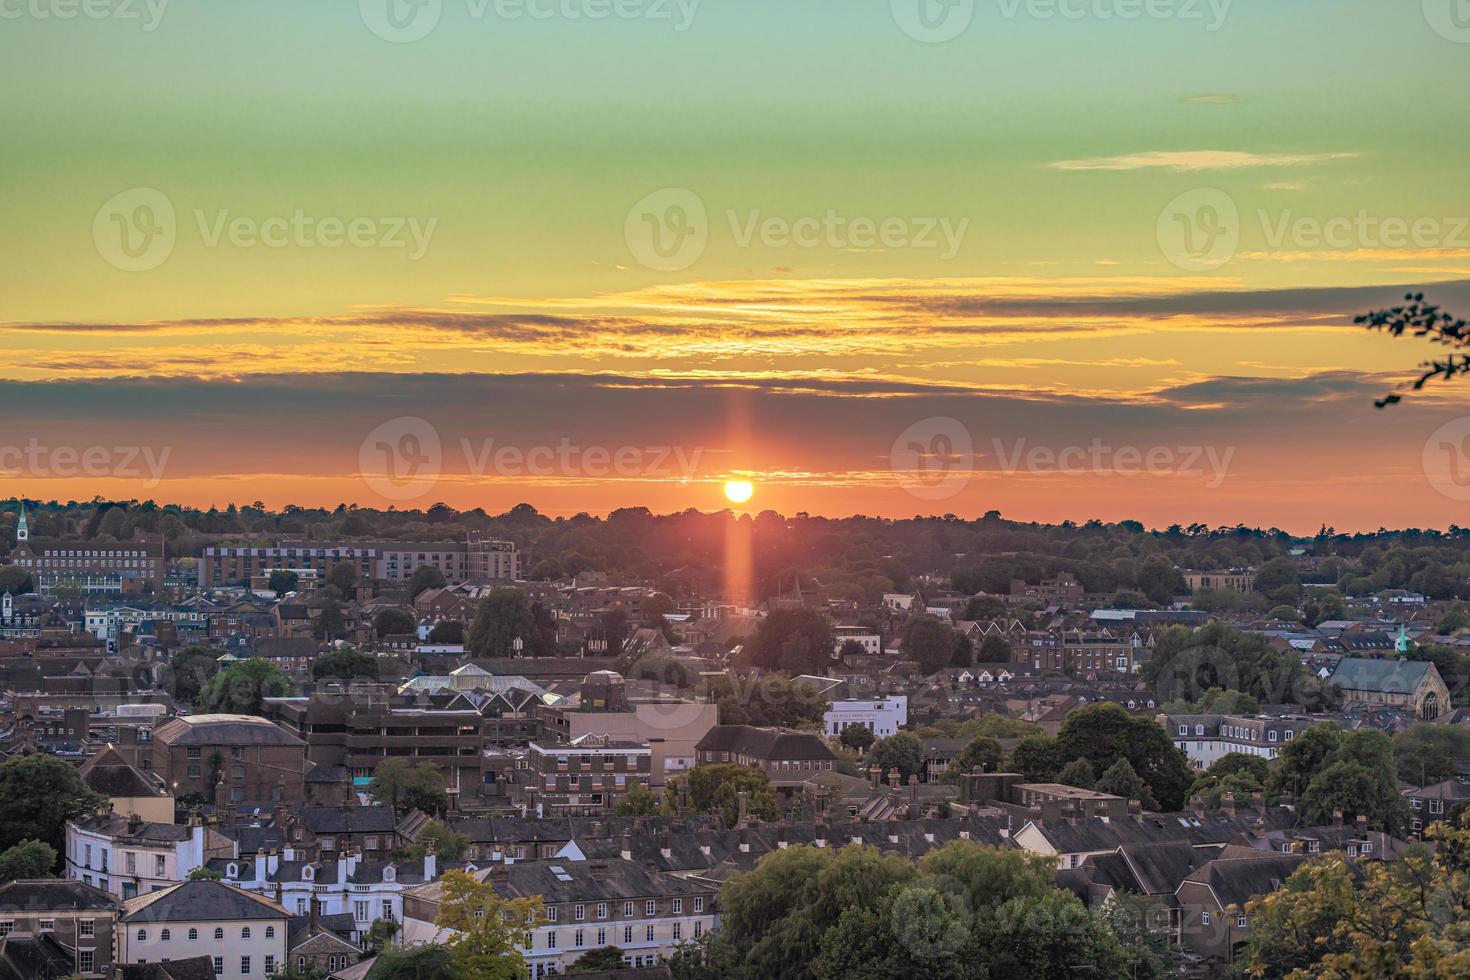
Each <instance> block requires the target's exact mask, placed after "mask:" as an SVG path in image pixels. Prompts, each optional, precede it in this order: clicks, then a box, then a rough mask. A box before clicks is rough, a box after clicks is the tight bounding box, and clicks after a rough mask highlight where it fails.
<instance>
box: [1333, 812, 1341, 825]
mask: <svg viewBox="0 0 1470 980" xmlns="http://www.w3.org/2000/svg"><path fill="white" fill-rule="evenodd" d="M1332 826H1334V827H1341V826H1342V811H1341V810H1333V811H1332Z"/></svg>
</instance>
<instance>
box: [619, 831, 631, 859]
mask: <svg viewBox="0 0 1470 980" xmlns="http://www.w3.org/2000/svg"><path fill="white" fill-rule="evenodd" d="M619 856H620V857H621V858H622V859H623V860H624V861H631V860H633V832H632V831H631V830H625V831H623V848H622V850H621V851H620V852H619Z"/></svg>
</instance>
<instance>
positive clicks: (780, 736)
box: [695, 725, 837, 760]
mask: <svg viewBox="0 0 1470 980" xmlns="http://www.w3.org/2000/svg"><path fill="white" fill-rule="evenodd" d="M695 748H696V750H697V751H700V752H733V753H736V754H737V755H746V756H752V757H754V758H757V759H823V760H826V759H835V758H837V757H836V756H835V755H833V754H832V750H831V749H829V748H827V744H826V743H825V742H823V741H822V740H821V739H820V738H818V737H817V736H815V735H813V734H812V733H811V732H793V731H786V730H784V729H776V728H754V727H752V726H750V725H716V726H714V727H713V728H711V729H710V730H709V731H708V732H706V733H705V735H704V737H703V738H701V739H700V740H699V744H698V745H697V746H695Z"/></svg>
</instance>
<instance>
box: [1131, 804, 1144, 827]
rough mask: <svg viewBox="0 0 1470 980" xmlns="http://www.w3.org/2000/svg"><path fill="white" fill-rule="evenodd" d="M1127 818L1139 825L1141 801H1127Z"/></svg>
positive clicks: (1141, 820) (1141, 817) (1140, 820)
mask: <svg viewBox="0 0 1470 980" xmlns="http://www.w3.org/2000/svg"><path fill="white" fill-rule="evenodd" d="M1128 816H1130V817H1132V818H1133V819H1134V820H1137V821H1138V822H1139V823H1142V822H1143V801H1142V800H1129V801H1128Z"/></svg>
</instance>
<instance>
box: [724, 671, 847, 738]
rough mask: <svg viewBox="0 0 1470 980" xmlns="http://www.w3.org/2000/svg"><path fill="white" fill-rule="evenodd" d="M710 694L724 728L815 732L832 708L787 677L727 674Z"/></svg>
mask: <svg viewBox="0 0 1470 980" xmlns="http://www.w3.org/2000/svg"><path fill="white" fill-rule="evenodd" d="M709 693H710V697H711V698H712V699H713V700H714V701H715V702H716V703H717V704H719V706H720V722H721V724H725V725H753V726H755V727H757V728H815V727H817V726H818V724H819V723H820V722H821V720H822V716H823V715H824V714H826V712H827V708H828V706H829V705H830V704H831V702H830V701H828V700H827V699H826V698H825V697H823V696H822V695H820V694H818V693H817V691H816V689H815V688H813V687H811V686H810V685H807V684H803V683H800V682H798V681H795V680H792V679H791V678H789V677H787V676H785V675H784V674H748V675H745V676H739V675H735V674H726V675H723V676H720V677H715V678H711V679H710V684H709Z"/></svg>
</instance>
